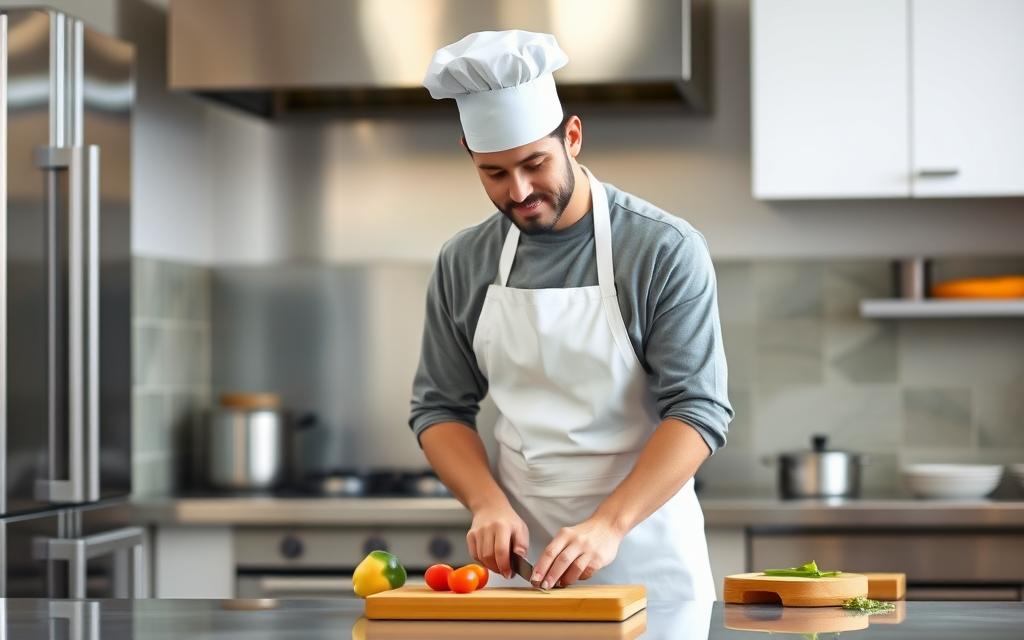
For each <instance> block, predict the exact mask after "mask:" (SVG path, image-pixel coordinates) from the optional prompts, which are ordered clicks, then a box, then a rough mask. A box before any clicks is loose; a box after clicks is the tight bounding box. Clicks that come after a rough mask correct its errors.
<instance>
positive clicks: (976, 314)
mask: <svg viewBox="0 0 1024 640" xmlns="http://www.w3.org/2000/svg"><path fill="white" fill-rule="evenodd" d="M860 315H861V317H863V318H882V319H884V318H889V319H893V320H897V319H912V318H1024V300H986V299H979V300H901V299H899V298H895V299H878V300H861V301H860Z"/></svg>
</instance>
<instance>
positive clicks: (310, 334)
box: [212, 263, 494, 470]
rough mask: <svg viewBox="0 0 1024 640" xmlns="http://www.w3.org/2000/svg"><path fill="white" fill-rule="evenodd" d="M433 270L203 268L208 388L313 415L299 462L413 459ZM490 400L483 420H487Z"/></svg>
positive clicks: (409, 462) (421, 462)
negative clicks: (269, 395)
mask: <svg viewBox="0 0 1024 640" xmlns="http://www.w3.org/2000/svg"><path fill="white" fill-rule="evenodd" d="M430 272H431V266H430V265H429V264H425V263H415V264H359V265H328V264H324V263H306V264H275V265H268V266H252V267H220V268H215V269H214V270H213V281H212V282H213V284H212V286H213V290H212V298H213V309H212V311H213V340H212V344H213V353H212V356H213V363H212V366H213V372H212V378H213V388H214V391H215V392H217V393H219V392H222V391H228V390H244V391H275V392H278V393H280V394H281V395H282V398H283V402H284V404H285V406H286V407H287V408H289V409H290V410H293V411H295V412H297V413H302V412H307V411H309V412H313V413H315V414H316V415H317V416H318V417H319V419H320V422H321V424H322V426H323V428H322V429H321V430H319V433H317V434H312V433H305V434H304V435H302V436H301V437H300V438H299V442H300V455H301V458H302V459H303V460H304V461H305V465H306V469H307V470H323V469H330V468H336V467H353V468H357V469H369V468H372V467H381V466H402V467H423V466H426V464H427V463H426V460H425V458H424V457H423V454H422V452H421V451H420V448H419V446H418V445H417V443H416V439H415V437H414V436H413V434H412V431H411V430H410V429H409V426H408V418H409V399H410V394H411V390H412V380H413V376H414V375H415V371H416V365H417V363H418V361H419V353H420V339H421V336H422V331H423V314H424V304H425V299H426V298H425V296H426V287H427V281H428V279H429V277H430ZM490 416H493V411H492V409H491V408H490V407H489V406H488V407H486V408H484V409H483V410H482V416H481V423H482V424H490V423H492V422H493V420H494V418H493V417H490Z"/></svg>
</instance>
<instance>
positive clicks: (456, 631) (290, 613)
mask: <svg viewBox="0 0 1024 640" xmlns="http://www.w3.org/2000/svg"><path fill="white" fill-rule="evenodd" d="M453 597H469V596H453ZM258 603H260V604H261V605H262V607H263V608H261V606H256V605H257V604H258ZM267 607H269V608H267ZM0 613H2V614H3V615H0V624H3V625H4V627H5V628H4V629H2V630H0V632H4V631H5V632H6V635H3V634H2V633H0V637H7V638H18V640H44V639H45V640H50V639H51V638H52V637H55V636H53V635H52V633H53V630H54V629H55V628H58V627H59V626H62V625H68V624H69V625H70V627H69V628H70V629H72V630H75V629H77V630H78V631H79V633H78V634H73V635H72V636H71V637H75V638H81V639H82V640H99V639H100V638H103V640H158V639H170V638H174V639H178V638H190V639H195V640H204V639H207V640H212V639H214V638H216V639H220V640H225V639H229V638H231V639H234V638H239V639H240V638H245V639H246V640H270V639H282V638H294V639H298V638H302V639H303V640H317V639H319V638H331V639H332V640H340V639H347V638H352V639H353V640H363V639H366V640H373V639H374V638H418V639H426V638H438V639H440V638H490V639H492V640H503V639H511V638H523V637H529V638H533V639H534V640H544V639H545V638H558V640H568V639H571V638H584V637H585V638H634V637H640V638H645V639H648V640H653V639H660V638H665V639H669V638H672V639H673V640H676V639H684V640H688V639H691V638H693V639H697V638H699V639H701V640H703V639H705V638H750V639H751V640H756V639H757V638H763V637H765V636H764V635H763V632H764V631H769V630H770V631H773V632H774V633H776V634H782V635H783V637H788V638H794V639H797V638H802V637H809V636H810V634H812V633H814V632H818V633H837V632H840V631H842V632H843V634H844V635H843V637H844V638H845V637H853V638H875V637H877V638H929V639H932V640H943V639H945V638H950V639H953V638H955V639H957V640H961V639H962V638H972V639H982V638H1006V639H1007V640H1009V639H1011V638H1012V639H1014V640H1016V639H1018V638H1020V631H1021V628H1024V604H1022V603H999V602H995V603H992V602H990V603H970V602H941V603H939V602H909V603H900V609H899V610H897V612H895V613H890V614H885V615H878V616H870V617H865V616H864V615H863V614H855V613H850V612H845V611H843V610H841V609H836V608H828V609H794V608H783V607H778V606H772V605H723V604H721V603H714V604H713V605H712V604H711V603H695V602H682V603H667V602H662V603H656V602H651V603H649V606H648V608H647V610H646V611H642V612H640V613H638V614H636V616H639V618H637V617H636V616H634V618H631V619H630V620H627V621H626V622H624V623H609V622H602V623H576V622H559V623H536V622H534V623H524V622H518V623H516V622H455V623H451V622H398V621H377V620H374V621H367V620H365V619H363V618H362V602H360V601H358V600H278V601H252V600H249V601H241V600H134V601H133V600H93V601H67V600H62V601H48V600H32V599H9V600H0ZM60 619H63V620H69V621H70V622H54V621H55V620H60ZM786 631H800V632H801V633H800V635H798V634H792V635H791V634H789V633H785V632H786ZM637 632H639V635H637ZM755 634H756V635H755ZM837 635H838V633H837ZM61 637H66V636H61Z"/></svg>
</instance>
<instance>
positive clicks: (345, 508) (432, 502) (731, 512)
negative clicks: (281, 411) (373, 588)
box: [127, 496, 1024, 528]
mask: <svg viewBox="0 0 1024 640" xmlns="http://www.w3.org/2000/svg"><path fill="white" fill-rule="evenodd" d="M701 505H702V506H703V509H704V519H705V522H706V524H707V526H709V527H842V528H861V527H873V528H878V527H895V528H900V527H968V528H974V527H979V528H1024V501H995V500H955V501H954V500H910V499H891V500H886V499H862V500H839V501H831V500H800V501H796V500H778V499H773V498H733V497H729V498H716V497H702V498H701ZM127 509H129V510H130V514H129V517H131V518H132V519H133V520H134V521H136V522H140V523H153V524H176V525H241V526H244V525H281V524H302V525H334V526H379V525H408V526H462V525H467V526H468V525H469V523H470V515H469V512H468V511H466V509H465V508H464V507H463V506H462V505H461V504H459V502H458V501H456V500H455V499H453V498H279V497H271V496H263V497H261V496H253V497H250V496H241V497H237V496H231V497H180V498H175V497H167V498H149V499H145V498H143V499H136V500H135V501H133V502H132V503H131V504H130V505H129V506H128V507H127Z"/></svg>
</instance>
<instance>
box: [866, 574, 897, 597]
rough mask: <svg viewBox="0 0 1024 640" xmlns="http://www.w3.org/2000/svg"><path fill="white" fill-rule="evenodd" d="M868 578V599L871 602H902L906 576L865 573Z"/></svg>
mask: <svg viewBox="0 0 1024 640" xmlns="http://www.w3.org/2000/svg"><path fill="white" fill-rule="evenodd" d="M864 575H865V576H867V578H868V597H869V598H871V599H872V600H889V601H894V600H902V599H903V598H905V597H906V595H907V574H905V573H865V574H864Z"/></svg>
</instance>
